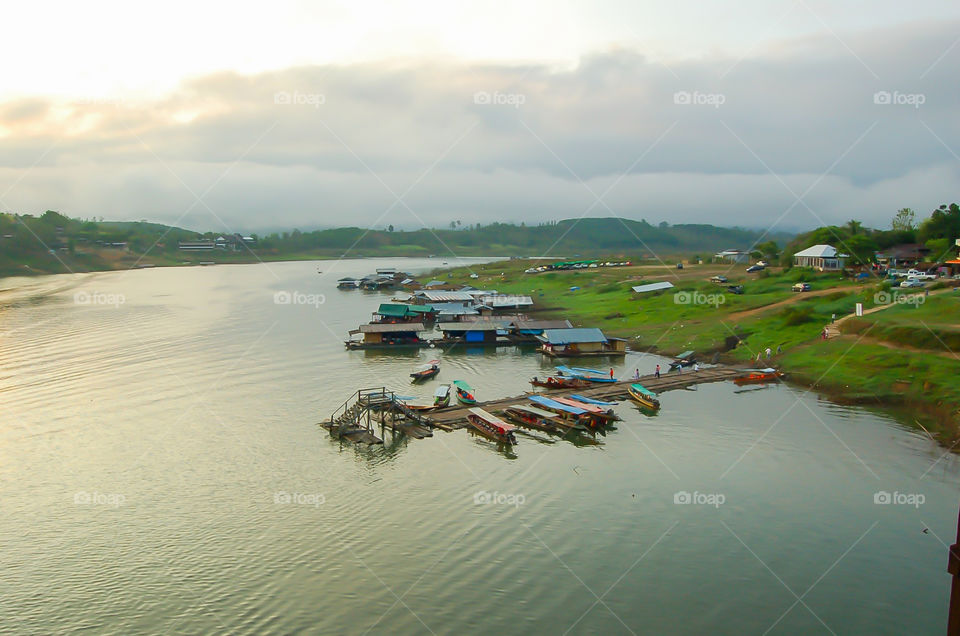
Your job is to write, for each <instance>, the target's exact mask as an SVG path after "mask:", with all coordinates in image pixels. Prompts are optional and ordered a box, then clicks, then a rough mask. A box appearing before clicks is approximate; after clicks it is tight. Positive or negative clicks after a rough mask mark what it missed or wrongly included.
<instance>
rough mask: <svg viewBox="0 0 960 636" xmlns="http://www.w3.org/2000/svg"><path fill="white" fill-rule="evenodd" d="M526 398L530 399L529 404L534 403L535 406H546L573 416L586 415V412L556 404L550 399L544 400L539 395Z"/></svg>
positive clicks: (566, 405)
mask: <svg viewBox="0 0 960 636" xmlns="http://www.w3.org/2000/svg"><path fill="white" fill-rule="evenodd" d="M528 397H529V398H530V401H531V402H536V403H537V404H540V405H543V406H547V407H549V408H551V409H556V410H558V411H565V412H567V413H572V414H574V415H582V414H583V413H586V411H585V410H583V409H578V408H577V407H575V406H570V405H568V404H561V403H560V402H556V401H554V400H551V399H550V398H545V397H542V396H540V395H530V396H528Z"/></svg>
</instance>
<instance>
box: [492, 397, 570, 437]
mask: <svg viewBox="0 0 960 636" xmlns="http://www.w3.org/2000/svg"><path fill="white" fill-rule="evenodd" d="M503 414H504V415H506V416H507V417H508V418H510V419H511V420H513V421H514V422H516V423H517V424H519V425H520V426H526V427H527V428H535V429H537V430H540V431H547V432H548V433H557V432H562V431H564V430H566V429H568V428H569V427H568V426H567V425H566V424H565V423H564V422H562V421H561V420H560V418H558V417H557V416H556V415H555V414H554V413H551V412H550V411H544V410H541V409H538V408H535V407H532V406H524V405H523V404H511V405H510V406H508V407H507V408H506V409H505V410H504V412H503Z"/></svg>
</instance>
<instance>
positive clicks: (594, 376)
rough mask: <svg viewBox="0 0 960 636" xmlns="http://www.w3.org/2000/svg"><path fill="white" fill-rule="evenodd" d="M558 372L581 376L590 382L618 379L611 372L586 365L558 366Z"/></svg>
mask: <svg viewBox="0 0 960 636" xmlns="http://www.w3.org/2000/svg"><path fill="white" fill-rule="evenodd" d="M557 374H558V375H561V376H567V377H572V378H580V379H581V380H586V381H588V382H605V383H609V382H616V381H617V379H616V378H615V377H613V375H612V374H611V373H609V372H604V371H600V370H598V369H587V368H584V367H557Z"/></svg>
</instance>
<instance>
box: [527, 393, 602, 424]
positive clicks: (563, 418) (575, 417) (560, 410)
mask: <svg viewBox="0 0 960 636" xmlns="http://www.w3.org/2000/svg"><path fill="white" fill-rule="evenodd" d="M527 399H528V400H530V401H531V402H533V403H534V404H536V405H537V406H542V407H543V408H545V409H546V410H548V411H550V412H552V413H554V414H555V415H556V416H557V418H558V419H559V420H560V422H561V423H562V425H563V426H566V427H567V428H570V429H583V430H586V429H589V428H596V420H594V419H592V418H591V417H590V414H589V413H587V412H586V411H585V410H583V409H581V408H577V407H575V406H570V405H568V404H562V403H560V402H557V401H556V400H551V399H550V398H548V397H543V396H542V395H528V396H527Z"/></svg>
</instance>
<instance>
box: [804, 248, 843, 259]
mask: <svg viewBox="0 0 960 636" xmlns="http://www.w3.org/2000/svg"><path fill="white" fill-rule="evenodd" d="M794 256H809V257H812V258H846V254H840V253H838V252H837V248H835V247H834V246H832V245H814V246H812V247H808V248H807V249H805V250H803V251H801V252H797V253H796V254H794Z"/></svg>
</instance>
